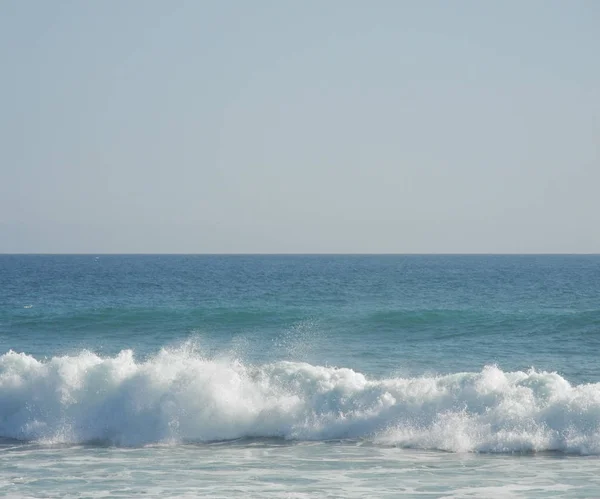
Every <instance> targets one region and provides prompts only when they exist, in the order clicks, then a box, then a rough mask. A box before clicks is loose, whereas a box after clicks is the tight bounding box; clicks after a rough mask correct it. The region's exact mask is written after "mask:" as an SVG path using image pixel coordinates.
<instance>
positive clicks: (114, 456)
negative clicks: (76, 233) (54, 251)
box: [0, 255, 600, 498]
mask: <svg viewBox="0 0 600 499" xmlns="http://www.w3.org/2000/svg"><path fill="white" fill-rule="evenodd" d="M0 283H1V284H2V285H1V286H0V496H6V497H81V496H85V497H109V496H110V497H131V496H133V495H141V494H143V495H146V496H148V497H198V496H206V497H398V496H403V497H446V498H450V497H453V498H466V497H518V498H521V497H598V496H600V479H599V478H598V477H599V476H600V475H599V474H598V466H599V465H600V461H599V459H600V370H599V369H598V352H599V351H600V308H599V307H598V303H599V300H600V287H599V283H600V257H595V256H577V257H576V256H560V255H555V256H504V257H501V256H417V255H413V256H402V255H397V256H285V257H284V256H193V255H190V256H135V255H123V256H117V255H114V256H105V255H99V256H90V255H78V256H51V255H40V256H26V255H24V256H16V255H1V256H0Z"/></svg>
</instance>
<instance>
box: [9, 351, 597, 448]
mask: <svg viewBox="0 0 600 499" xmlns="http://www.w3.org/2000/svg"><path fill="white" fill-rule="evenodd" d="M0 437H4V438H17V439H22V440H37V441H43V442H52V443H56V442H69V443H76V442H89V441H96V440H99V441H105V442H106V441H107V442H111V443H114V444H117V445H142V444H148V443H158V442H180V441H198V442H202V441H213V440H225V439H235V438H242V437H282V438H287V439H302V440H327V439H344V438H350V439H366V440H369V441H372V442H375V443H378V444H384V445H397V446H403V447H414V448H423V449H440V450H446V451H457V452H463V451H483V452H523V451H525V452H527V451H562V452H568V453H579V454H600V384H587V385H579V386H572V385H570V384H569V382H568V381H567V380H565V379H564V378H562V377H561V376H559V375H558V374H556V373H549V372H536V371H534V370H531V371H529V372H503V371H501V370H500V369H498V368H497V367H493V366H490V367H485V368H484V369H483V370H482V371H481V372H475V373H457V374H452V375H447V376H438V377H417V378H393V379H385V380H370V379H367V377H365V376H364V375H363V374H361V373H358V372H355V371H353V370H352V369H340V368H332V367H322V366H314V365H310V364H306V363H298V362H276V363H272V364H264V365H260V366H252V365H245V364H244V363H242V362H239V361H236V360H231V359H207V358H203V357H202V355H201V354H200V353H199V352H198V351H197V350H195V349H194V348H193V346H191V345H187V346H186V347H184V348H181V349H173V350H166V349H165V350H163V351H161V352H160V353H159V354H158V355H157V356H155V357H154V358H151V359H149V360H146V361H136V359H135V358H134V355H133V352H132V351H130V350H124V351H122V352H121V353H120V354H119V355H117V356H115V357H104V358H103V357H99V356H98V355H96V354H93V353H90V352H81V353H80V354H78V355H76V356H64V357H54V358H52V359H50V360H44V361H40V360H37V359H35V358H34V357H32V356H30V355H26V354H24V353H15V352H12V351H9V352H8V353H6V354H4V355H2V356H0Z"/></svg>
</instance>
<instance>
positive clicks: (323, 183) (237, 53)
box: [0, 0, 600, 253]
mask: <svg viewBox="0 0 600 499" xmlns="http://www.w3.org/2000/svg"><path fill="white" fill-rule="evenodd" d="M599 26H600V2H597V1H596V0H588V1H582V0H573V1H562V0H561V1H552V0H530V1H527V2H522V1H516V0H507V1H502V2H500V1H498V2H480V1H475V0H472V1H461V0H456V1H452V2H447V1H435V0H428V1H423V2H421V1H416V0H415V1H410V2H409V1H400V0H390V1H386V0H374V1H372V2H367V1H364V0H363V1H353V0H343V1H342V0H328V1H316V0H303V1H300V0H288V1H279V0H277V1H265V0H253V1H252V2H249V1H246V0H243V1H242V0H239V1H233V0H223V1H217V0H214V1H208V0H206V1H201V0H197V1H196V0H189V1H177V0H170V1H166V0H164V1H156V0H129V1H121V0H103V1H99V0H96V1H87V2H82V1H79V0H72V1H67V0H54V1H52V2H47V1H45V0H37V1H33V0H0V63H1V65H0V68H1V70H0V76H1V77H0V252H3V253H600V62H599V61H600V58H599V54H600V29H599Z"/></svg>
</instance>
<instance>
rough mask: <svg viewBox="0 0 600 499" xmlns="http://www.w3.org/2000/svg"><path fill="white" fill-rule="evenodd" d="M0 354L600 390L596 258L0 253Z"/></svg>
mask: <svg viewBox="0 0 600 499" xmlns="http://www.w3.org/2000/svg"><path fill="white" fill-rule="evenodd" d="M0 284H1V285H0V343H1V344H0V350H2V351H3V352H6V351H8V350H9V349H12V350H14V351H16V352H26V353H28V354H31V355H33V356H35V357H41V358H43V357H51V356H54V355H64V354H67V353H69V354H75V353H77V352H78V351H80V350H82V349H88V350H91V351H94V352H96V353H100V354H102V355H115V354H116V353H118V352H119V351H121V350H123V349H133V350H134V352H135V354H136V356H138V357H140V358H142V357H145V356H148V355H152V354H154V353H156V352H157V351H159V350H160V348H161V347H164V346H168V345H173V344H176V343H178V342H182V341H184V340H186V339H189V338H194V340H195V341H196V342H197V343H199V344H201V345H202V348H204V350H205V352H207V353H208V352H212V353H215V352H220V353H224V352H226V351H230V352H233V351H235V354H236V355H237V356H239V357H241V358H243V359H244V360H247V361H252V362H265V361H270V360H276V359H287V360H294V361H307V362H310V363H313V364H319V365H329V366H340V367H351V368H353V369H357V370H360V371H361V372H365V373H369V374H373V375H377V376H383V375H390V374H392V373H401V374H404V375H419V374H423V373H451V372H458V371H479V370H481V368H482V367H483V366H485V365H488V364H497V365H498V366H499V367H501V368H502V369H503V370H507V371H513V370H521V369H527V368H529V367H532V366H533V367H535V368H536V369H540V370H551V371H557V372H559V373H560V374H561V375H563V376H565V377H566V378H567V379H569V380H570V381H572V382H577V383H581V382H596V381H600V370H599V369H598V365H597V358H598V352H600V257H599V256H573V255H568V256H547V255H546V256H535V255H527V256H484V255H481V256H479V255H478V256H472V255H469V256H442V255H440V256H416V255H409V256H403V255H382V256H359V255H356V256H355V255H350V256H341V255H331V256H329V255H328V256H318V255H309V256H273V255H266V256H237V255H236V256H233V255H232V256H201V255H189V256H186V255H181V256H180V255H161V256H150V255H148V256H146V255H114V256H113V255H98V256H96V255H60V256H58V255H56V256H51V255H18V256H17V255H2V256H0Z"/></svg>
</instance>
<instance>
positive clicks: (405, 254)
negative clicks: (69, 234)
mask: <svg viewBox="0 0 600 499" xmlns="http://www.w3.org/2000/svg"><path fill="white" fill-rule="evenodd" d="M0 256H600V252H522V253H519V252H501V253H495V252H485V251H482V252H398V253H394V252H366V253H361V252H303V253H302V252H264V253H263V252H198V253H190V252H157V253H152V252H87V251H85V252H0Z"/></svg>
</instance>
